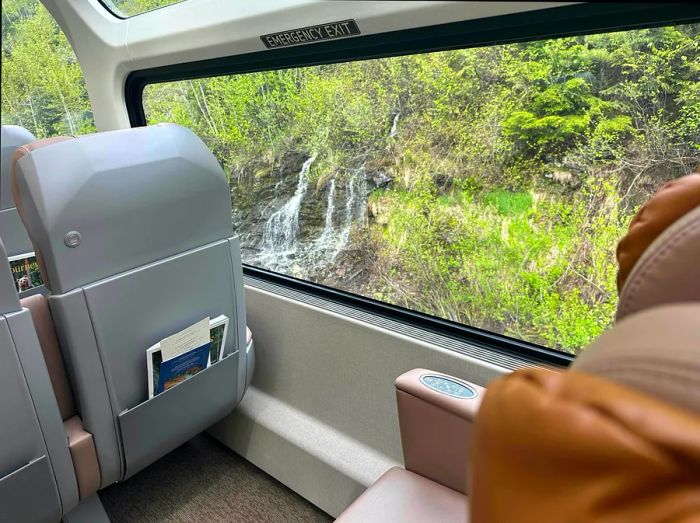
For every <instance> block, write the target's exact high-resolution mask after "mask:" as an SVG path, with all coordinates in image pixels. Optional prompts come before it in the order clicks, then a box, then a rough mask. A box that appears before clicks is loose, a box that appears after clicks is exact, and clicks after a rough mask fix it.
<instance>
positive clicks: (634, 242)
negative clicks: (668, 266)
mask: <svg viewBox="0 0 700 523" xmlns="http://www.w3.org/2000/svg"><path fill="white" fill-rule="evenodd" d="M698 206H700V174H691V175H689V176H684V177H683V178H679V179H677V180H672V181H670V182H668V183H667V184H665V185H663V186H662V187H661V188H660V189H659V190H658V191H656V193H655V194H654V195H653V196H652V197H651V198H650V199H649V200H648V201H647V202H646V203H645V204H644V205H643V206H642V208H641V209H639V212H637V215H636V216H635V217H634V218H633V219H632V221H631V222H630V225H629V231H628V233H627V235H626V236H625V237H624V238H622V240H620V243H619V244H618V246H617V261H618V263H619V265H620V270H619V272H618V274H617V288H618V290H619V291H621V290H622V289H623V287H624V286H625V283H626V281H627V278H628V276H629V274H630V272H632V269H633V268H634V266H635V264H636V263H637V262H638V261H639V259H640V258H641V256H642V254H643V253H644V251H645V250H646V249H647V248H648V247H649V246H650V245H651V244H652V242H653V241H654V240H656V239H657V238H658V237H659V236H660V235H661V233H663V232H664V231H665V230H666V229H667V228H668V227H669V226H670V225H671V224H672V223H674V222H675V221H676V220H678V218H680V217H681V216H683V215H685V214H686V213H688V212H689V211H691V210H692V209H694V208H696V207H698Z"/></svg>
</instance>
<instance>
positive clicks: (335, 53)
mask: <svg viewBox="0 0 700 523" xmlns="http://www.w3.org/2000/svg"><path fill="white" fill-rule="evenodd" d="M696 22H700V4H691V3H687V4H684V3H649V4H640V3H623V2H614V3H603V2H601V3H593V2H589V3H578V4H572V5H569V6H560V7H551V8H547V9H540V10H536V11H529V12H524V13H514V14H508V15H499V16H494V17H488V18H480V19H475V20H466V21H462V22H451V23H447V24H440V25H434V26H428V27H419V28H413V29H404V30H399V31H391V32H387V33H380V34H372V35H362V36H357V37H353V38H348V39H344V40H336V41H329V42H320V43H314V44H308V45H300V46H296V47H290V48H284V49H270V50H263V51H257V52H253V53H246V54H242V55H233V56H228V57H222V58H214V59H207V60H200V61H196V62H187V63H182V64H174V65H167V66H161V67H155V68H150V69H142V70H137V71H133V72H131V73H130V74H129V75H128V76H127V78H126V82H125V86H124V95H125V101H126V108H127V111H128V115H129V120H130V123H131V125H132V127H139V126H143V125H146V116H145V113H144V109H143V90H144V88H145V86H146V85H148V84H152V83H162V82H169V81H177V80H186V79H195V78H204V77H206V78H209V77H214V76H222V75H231V74H243V73H251V72H258V71H270V70H276V69H288V68H294V67H306V66H312V65H320V64H327V63H339V62H349V61H356V60H367V59H373V58H384V57H388V56H400V55H407V54H421V53H428V52H435V51H445V50H450V49H464V48H469V47H484V46H491V45H499V44H507V43H516V42H526V41H534V40H542V39H549V38H563V37H568V36H577V35H584V34H593V33H604V32H613V31H623V30H632V29H642V28H650V27H660V26H667V25H678V24H687V23H696ZM243 271H244V273H245V274H246V275H249V276H252V277H254V278H258V279H263V280H266V281H270V282H273V283H276V284H279V285H284V286H288V287H291V288H294V289H297V290H300V291H303V292H307V293H310V294H313V295H317V296H321V297H324V298H327V299H330V300H333V301H336V302H339V303H342V304H344V305H348V306H352V307H357V308H359V309H362V310H365V311H367V312H371V313H374V314H379V315H382V316H385V317H389V318H391V319H394V320H398V321H401V322H407V323H410V324H412V325H420V326H421V327H423V328H426V329H428V330H430V331H433V332H437V333H440V334H446V335H448V336H451V337H456V338H458V339H462V340H468V341H472V342H475V343H479V344H482V345H484V346H486V347H489V348H494V349H496V350H499V351H503V352H506V353H509V354H512V355H515V356H524V357H526V358H528V359H530V360H533V361H538V362H542V363H546V364H550V365H556V366H561V367H566V366H568V365H570V363H571V362H572V361H573V359H574V356H573V355H572V354H569V353H565V352H562V351H559V350H555V349H551V348H548V347H543V346H541V345H537V344H534V343H530V342H527V341H524V340H519V339H515V338H511V337H508V336H505V335H501V334H498V333H493V332H490V331H486V330H482V329H478V328H476V327H471V326H468V325H464V324H461V323H457V322H453V321H450V320H446V319H443V318H438V317H435V316H431V315H428V314H424V313H421V312H418V311H414V310H410V309H406V308H404V307H400V306H397V305H392V304H389V303H385V302H380V301H377V300H373V299H371V298H366V297H364V296H360V295H356V294H352V293H349V292H346V291H343V290H340V289H335V288H331V287H328V286H325V285H320V284H317V283H312V282H309V281H305V280H299V279H297V278H293V277H290V276H286V275H283V274H280V273H275V272H272V271H268V270H265V269H261V268H258V267H253V266H251V265H247V264H244V267H243Z"/></svg>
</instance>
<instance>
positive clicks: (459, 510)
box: [336, 467, 469, 523]
mask: <svg viewBox="0 0 700 523" xmlns="http://www.w3.org/2000/svg"><path fill="white" fill-rule="evenodd" d="M468 520H469V504H468V501H467V497H466V496H465V495H463V494H460V493H459V492H457V491H454V490H452V489H450V488H447V487H444V486H442V485H440V484H439V483H435V482H434V481H431V480H429V479H427V478H424V477H423V476H420V475H418V474H414V473H413V472H409V471H407V470H405V469H402V468H399V467H393V468H391V469H389V470H388V471H387V472H385V473H384V474H383V475H382V476H381V477H380V478H379V479H378V480H377V481H376V482H375V483H374V484H373V485H372V486H371V487H369V488H368V489H367V490H366V491H365V492H364V493H363V494H362V495H361V496H360V497H359V498H357V499H356V500H355V502H354V503H353V504H352V505H350V506H349V507H348V508H347V510H345V512H343V513H342V514H341V515H340V517H338V519H337V520H336V521H337V522H339V523H373V522H377V523H379V522H382V523H384V522H387V521H397V522H398V521H401V522H411V521H415V522H425V521H440V523H452V522H455V523H457V522H459V523H464V522H465V521H468Z"/></svg>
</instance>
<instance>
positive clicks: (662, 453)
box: [471, 174, 700, 523]
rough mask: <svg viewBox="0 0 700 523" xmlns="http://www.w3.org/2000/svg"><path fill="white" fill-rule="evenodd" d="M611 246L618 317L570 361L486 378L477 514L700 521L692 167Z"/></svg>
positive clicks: (699, 358) (698, 200)
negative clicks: (616, 267)
mask: <svg viewBox="0 0 700 523" xmlns="http://www.w3.org/2000/svg"><path fill="white" fill-rule="evenodd" d="M617 255H618V260H619V263H620V273H619V275H618V285H619V288H620V303H619V306H618V312H617V320H618V324H617V325H616V327H615V328H613V329H611V330H610V331H608V332H606V333H605V334H603V335H602V336H601V337H600V338H599V339H598V340H596V341H595V342H594V343H592V344H591V345H590V346H589V347H588V348H587V349H586V350H584V351H583V352H582V354H581V355H580V356H579V357H578V359H577V360H576V361H575V362H574V364H573V365H572V367H571V369H570V370H569V371H567V372H564V373H559V372H550V371H547V370H544V369H527V370H522V371H518V372H515V373H513V374H511V375H509V376H507V377H505V378H502V379H500V380H497V381H496V382H494V383H492V384H491V385H490V386H489V389H488V392H487V394H486V396H485V398H484V401H483V404H482V406H481V409H480V411H479V414H478V416H477V419H476V424H475V433H474V445H473V448H472V463H471V464H472V467H473V468H472V478H473V481H472V491H471V517H472V521H475V522H479V523H490V522H502V521H523V522H528V521H532V522H538V523H542V522H544V523H546V522H550V521H551V522H568V521H595V522H603V523H605V522H623V521H634V522H658V521H674V522H690V521H700V175H697V174H696V175H691V176H687V177H685V178H681V179H679V180H676V181H674V182H671V183H669V184H667V185H665V186H664V187H662V188H661V189H660V190H659V191H658V192H657V193H656V194H655V195H654V196H653V197H652V198H651V199H650V200H649V201H648V202H647V203H646V204H645V205H644V206H643V207H642V209H641V210H640V211H639V213H638V215H637V216H636V217H635V218H634V219H633V220H632V222H631V224H630V230H629V233H628V235H627V236H626V237H625V238H623V239H622V241H621V242H620V244H619V246H618V250H617Z"/></svg>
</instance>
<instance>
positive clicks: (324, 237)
mask: <svg viewBox="0 0 700 523" xmlns="http://www.w3.org/2000/svg"><path fill="white" fill-rule="evenodd" d="M334 212H335V178H333V179H332V180H331V183H330V187H329V188H328V201H327V202H326V221H325V223H324V225H323V231H322V232H321V236H319V238H318V240H317V243H318V244H319V245H320V246H321V248H323V247H324V246H325V245H327V244H328V243H329V241H331V240H332V238H333V232H334V228H333V213H334Z"/></svg>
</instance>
